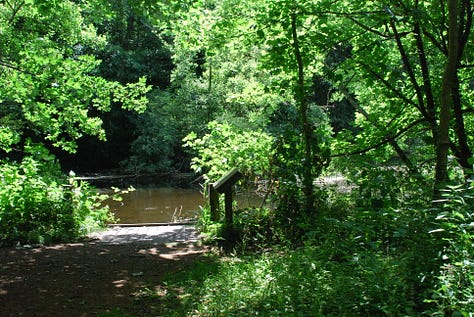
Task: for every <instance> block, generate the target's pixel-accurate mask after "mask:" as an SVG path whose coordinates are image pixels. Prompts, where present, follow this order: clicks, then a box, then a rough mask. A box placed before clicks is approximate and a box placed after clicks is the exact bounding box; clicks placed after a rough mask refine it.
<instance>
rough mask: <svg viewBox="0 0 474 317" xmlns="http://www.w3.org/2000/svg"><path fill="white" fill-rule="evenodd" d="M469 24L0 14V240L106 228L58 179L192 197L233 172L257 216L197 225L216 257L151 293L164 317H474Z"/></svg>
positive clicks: (163, 9) (344, 17)
mask: <svg viewBox="0 0 474 317" xmlns="http://www.w3.org/2000/svg"><path fill="white" fill-rule="evenodd" d="M473 11H474V10H473V4H472V3H471V1H469V0H466V1H458V0H448V1H414V2H412V1H388V2H387V3H385V4H383V5H382V4H380V3H378V2H374V1H365V2H364V3H362V2H360V1H359V2H358V1H350V0H347V1H338V2H334V1H325V0H320V1H314V0H299V1H286V0H278V1H275V0H272V1H270V0H269V1H266V0H262V1H247V0H239V1H236V0H225V1H212V0H206V1H193V0H191V1H187V0H176V1H175V0H170V1H148V0H140V1H137V0H128V1H118V0H117V1H101V0H84V1H43V0H27V1H19V0H6V1H0V32H1V34H2V36H1V39H0V69H1V73H0V84H1V85H0V96H1V97H0V113H1V116H0V150H1V152H0V158H1V160H2V161H1V168H0V178H1V179H2V187H1V188H0V199H1V200H0V229H1V231H0V239H1V241H2V243H9V244H10V243H16V242H20V243H38V242H40V243H46V242H53V241H61V240H64V239H73V238H75V237H77V236H80V235H82V234H84V233H86V232H87V231H88V230H89V229H90V228H92V227H95V226H96V225H100V224H103V222H104V221H105V220H107V219H108V217H109V216H108V212H107V210H106V208H105V209H104V208H102V207H100V205H99V204H98V201H99V200H100V196H97V194H95V193H94V190H93V189H91V188H90V187H89V185H87V184H86V183H78V182H77V180H75V179H74V178H73V177H69V178H68V177H67V176H66V175H67V173H69V170H75V171H76V172H85V171H94V172H97V171H104V170H108V171H110V170H115V171H117V170H118V171H120V172H126V173H136V174H140V173H157V172H176V171H179V172H189V171H190V170H192V171H194V172H195V173H196V174H197V175H199V176H203V177H202V180H203V184H202V185H203V188H205V187H206V185H207V184H208V183H210V182H214V181H216V180H217V179H218V178H219V177H220V176H222V175H223V174H224V173H225V172H227V171H228V170H229V169H231V168H239V170H240V171H241V172H242V174H243V175H244V179H243V180H242V181H241V183H240V186H245V187H252V188H255V189H257V190H258V192H259V193H260V194H261V195H262V201H263V203H262V208H260V209H255V210H254V209H252V210H240V211H236V214H235V223H234V225H233V226H224V225H222V224H221V223H220V222H219V221H218V222H212V221H211V220H210V219H209V218H208V212H207V209H206V208H204V210H203V213H202V216H201V219H200V222H201V228H202V230H203V231H204V232H207V233H209V236H210V240H211V241H212V240H214V241H215V243H216V248H221V249H222V250H223V252H225V253H224V254H225V256H222V257H213V256H210V257H209V258H208V259H206V260H204V264H202V263H201V264H199V263H197V264H196V267H195V268H194V269H192V270H190V271H188V272H183V275H182V276H180V277H179V278H177V279H174V278H171V277H170V281H169V284H168V287H167V288H166V289H165V290H157V291H156V290H154V289H153V287H150V288H149V289H147V290H144V293H143V296H142V298H141V299H142V300H144V301H146V303H147V304H149V305H152V306H153V307H155V308H156V310H157V312H160V309H168V308H169V310H170V313H171V314H172V313H175V314H176V315H186V314H188V315H201V316H214V315H226V316H227V315H235V316H243V315H252V314H259V315H268V316H273V315H275V316H288V315H294V316H319V315H320V316H344V315H346V316H349V315H350V316H354V315H388V316H392V315H397V316H399V315H406V316H413V315H431V316H471V315H472V312H473V311H474V295H473V291H474V266H473V259H472V254H474V253H473V251H474V250H473V248H474V245H473V240H472V238H473V236H472V235H473V230H474V225H473V223H474V220H473V213H472V210H473V196H474V192H473V191H474V188H473V182H472V168H473V163H474V159H473V154H472V148H473V146H474V144H473V142H474V138H473V136H474V121H473V118H474V117H473V112H474V111H473V106H472V105H473V104H474V100H473V96H474V94H473V91H474V88H473V87H474V72H473V69H474V68H473V67H472V66H473V62H472V59H473V56H472V54H473V53H472V52H474V50H473V47H472V45H473V43H474V41H472V34H471V31H472V16H473ZM331 175H337V176H338V177H340V178H341V179H343V180H344V182H345V185H344V186H340V184H339V185H336V186H324V185H321V184H320V182H318V180H320V179H323V178H324V177H326V176H331ZM124 314H125V313H124Z"/></svg>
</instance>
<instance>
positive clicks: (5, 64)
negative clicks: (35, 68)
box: [0, 60, 35, 75]
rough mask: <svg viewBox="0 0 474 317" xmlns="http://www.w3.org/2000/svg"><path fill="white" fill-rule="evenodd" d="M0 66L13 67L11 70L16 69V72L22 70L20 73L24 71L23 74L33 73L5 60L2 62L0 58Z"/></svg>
mask: <svg viewBox="0 0 474 317" xmlns="http://www.w3.org/2000/svg"><path fill="white" fill-rule="evenodd" d="M0 66H3V67H6V68H10V69H13V70H16V71H18V72H22V73H25V74H29V75H35V74H33V73H30V72H29V71H26V70H23V69H21V68H19V67H17V66H15V65H12V64H10V63H7V62H4V61H2V60H0Z"/></svg>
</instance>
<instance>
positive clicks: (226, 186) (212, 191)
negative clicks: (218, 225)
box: [209, 168, 242, 225]
mask: <svg viewBox="0 0 474 317" xmlns="http://www.w3.org/2000/svg"><path fill="white" fill-rule="evenodd" d="M241 177H242V174H241V173H240V172H239V171H238V170H237V169H236V168H234V169H232V170H231V171H229V172H227V173H226V174H224V176H222V177H221V178H220V179H219V180H218V181H217V182H215V183H214V184H209V205H210V206H211V220H213V221H217V220H219V194H225V206H224V207H225V222H226V224H228V225H231V224H232V223H233V220H234V219H233V214H232V186H233V185H234V184H235V183H236V182H237V181H238V180H239V179H240V178H241Z"/></svg>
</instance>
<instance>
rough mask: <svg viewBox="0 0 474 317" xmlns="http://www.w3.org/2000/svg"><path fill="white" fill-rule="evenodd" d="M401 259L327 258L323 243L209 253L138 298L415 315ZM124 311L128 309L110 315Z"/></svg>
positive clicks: (313, 312)
mask: <svg viewBox="0 0 474 317" xmlns="http://www.w3.org/2000/svg"><path fill="white" fill-rule="evenodd" d="M396 268H397V265H396V263H395V261H394V260H391V259H386V258H383V257H381V258H374V257H372V258H365V259H364V258H363V257H360V258H354V259H353V260H351V261H347V262H344V263H340V262H335V261H328V260H327V259H324V258H323V257H322V256H321V254H320V252H319V250H318V249H317V248H315V247H310V246H306V247H301V248H298V249H296V250H289V249H283V250H273V251H272V252H268V253H263V254H252V255H247V256H223V257H220V256H218V255H208V256H207V257H205V258H203V259H202V260H201V261H198V262H196V263H195V265H194V266H193V267H192V268H191V269H189V270H187V271H185V272H182V274H179V275H173V276H169V277H168V278H167V279H166V280H165V281H164V283H163V285H162V286H160V287H156V286H150V287H147V288H145V289H144V290H143V292H142V293H141V294H140V296H137V298H136V300H138V301H140V302H141V303H142V304H143V305H148V307H150V309H151V311H152V314H151V316H412V315H415V313H414V312H413V310H412V306H413V305H412V304H413V302H412V301H411V298H410V289H409V285H407V283H406V281H404V280H403V278H402V277H399V275H398V274H397V272H396ZM110 316H120V315H110Z"/></svg>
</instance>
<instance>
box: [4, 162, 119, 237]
mask: <svg viewBox="0 0 474 317" xmlns="http://www.w3.org/2000/svg"><path fill="white" fill-rule="evenodd" d="M73 176H74V175H71V176H70V177H69V179H68V178H67V177H66V176H65V175H63V174H62V173H61V172H60V169H59V167H58V166H57V165H56V164H54V163H52V161H40V160H36V159H34V158H32V157H31V156H27V157H25V158H24V159H23V160H22V161H21V163H15V162H9V161H4V162H2V164H1V165H0V179H1V182H2V187H0V244H12V243H22V244H24V243H29V244H32V243H33V244H34V243H39V244H43V243H51V242H58V241H67V240H71V239H74V238H76V237H78V236H82V235H85V234H86V233H88V232H90V231H91V230H93V229H96V228H97V227H98V226H100V225H102V224H103V223H104V222H105V221H108V220H111V217H110V214H109V212H108V208H107V207H101V202H102V201H103V199H105V196H104V195H98V194H97V193H96V192H95V191H94V190H93V188H92V187H91V186H90V185H89V184H87V183H85V182H80V181H78V180H76V179H75V178H74V177H73Z"/></svg>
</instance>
